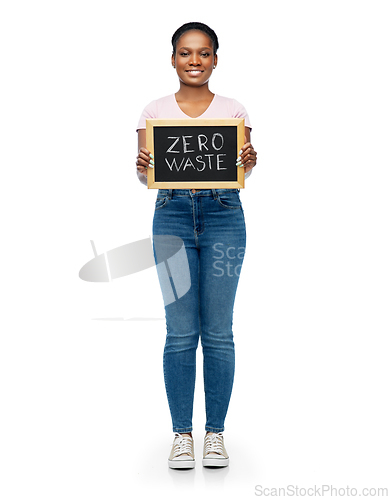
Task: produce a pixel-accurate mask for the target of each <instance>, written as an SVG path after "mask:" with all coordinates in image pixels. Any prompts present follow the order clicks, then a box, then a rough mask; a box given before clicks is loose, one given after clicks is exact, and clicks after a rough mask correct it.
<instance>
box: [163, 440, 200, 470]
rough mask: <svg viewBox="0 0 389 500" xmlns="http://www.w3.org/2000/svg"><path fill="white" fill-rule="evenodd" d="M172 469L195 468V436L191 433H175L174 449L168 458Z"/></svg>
mask: <svg viewBox="0 0 389 500" xmlns="http://www.w3.org/2000/svg"><path fill="white" fill-rule="evenodd" d="M168 463H169V467H170V468H171V469H193V468H194V466H195V463H196V462H195V457H194V451H193V438H192V437H190V435H189V434H178V432H176V433H175V434H174V441H173V446H172V451H171V452H170V456H169V459H168Z"/></svg>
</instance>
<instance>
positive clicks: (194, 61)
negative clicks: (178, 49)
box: [189, 54, 201, 66]
mask: <svg viewBox="0 0 389 500" xmlns="http://www.w3.org/2000/svg"><path fill="white" fill-rule="evenodd" d="M189 64H190V65H191V66H200V64H201V62H200V57H199V56H198V55H197V54H192V56H191V58H190V61H189Z"/></svg>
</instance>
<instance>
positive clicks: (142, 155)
mask: <svg viewBox="0 0 389 500" xmlns="http://www.w3.org/2000/svg"><path fill="white" fill-rule="evenodd" d="M153 158H154V157H153V155H152V154H151V153H150V151H149V150H148V149H146V148H140V150H139V153H138V156H137V157H136V168H137V170H138V172H139V173H141V174H143V175H146V176H147V169H148V168H154V159H153Z"/></svg>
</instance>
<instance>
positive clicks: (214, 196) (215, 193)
mask: <svg viewBox="0 0 389 500" xmlns="http://www.w3.org/2000/svg"><path fill="white" fill-rule="evenodd" d="M212 194H213V199H214V200H216V199H217V191H216V189H212Z"/></svg>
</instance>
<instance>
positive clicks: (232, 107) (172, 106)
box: [136, 94, 252, 185]
mask: <svg viewBox="0 0 389 500" xmlns="http://www.w3.org/2000/svg"><path fill="white" fill-rule="evenodd" d="M148 118H166V119H169V118H174V119H183V118H185V119H189V120H196V118H192V117H191V116H188V115H186V114H185V113H184V112H183V111H182V109H181V108H180V106H179V105H178V103H177V101H176V96H175V94H171V95H168V96H166V97H161V98H160V99H157V100H156V101H152V102H151V103H150V104H148V105H147V106H146V107H145V109H144V110H143V113H142V115H141V117H140V119H139V123H138V127H137V129H136V130H137V131H138V130H139V129H142V128H144V129H145V128H146V120H147V119H148ZM197 118H244V124H245V127H249V128H250V129H251V125H250V120H249V115H248V114H247V111H246V110H245V108H244V107H243V106H242V105H241V104H240V103H239V102H238V101H235V99H230V98H229V97H222V96H220V95H217V94H215V95H214V97H213V99H212V102H211V104H210V105H209V106H208V108H207V109H206V110H205V111H204V113H203V114H202V115H200V116H198V117H197ZM251 172H252V170H249V171H248V172H246V173H245V179H247V178H248V177H250V175H251ZM137 175H138V179H139V180H140V182H141V183H142V184H145V185H147V177H146V176H145V175H144V174H141V173H140V172H138V171H137Z"/></svg>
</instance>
